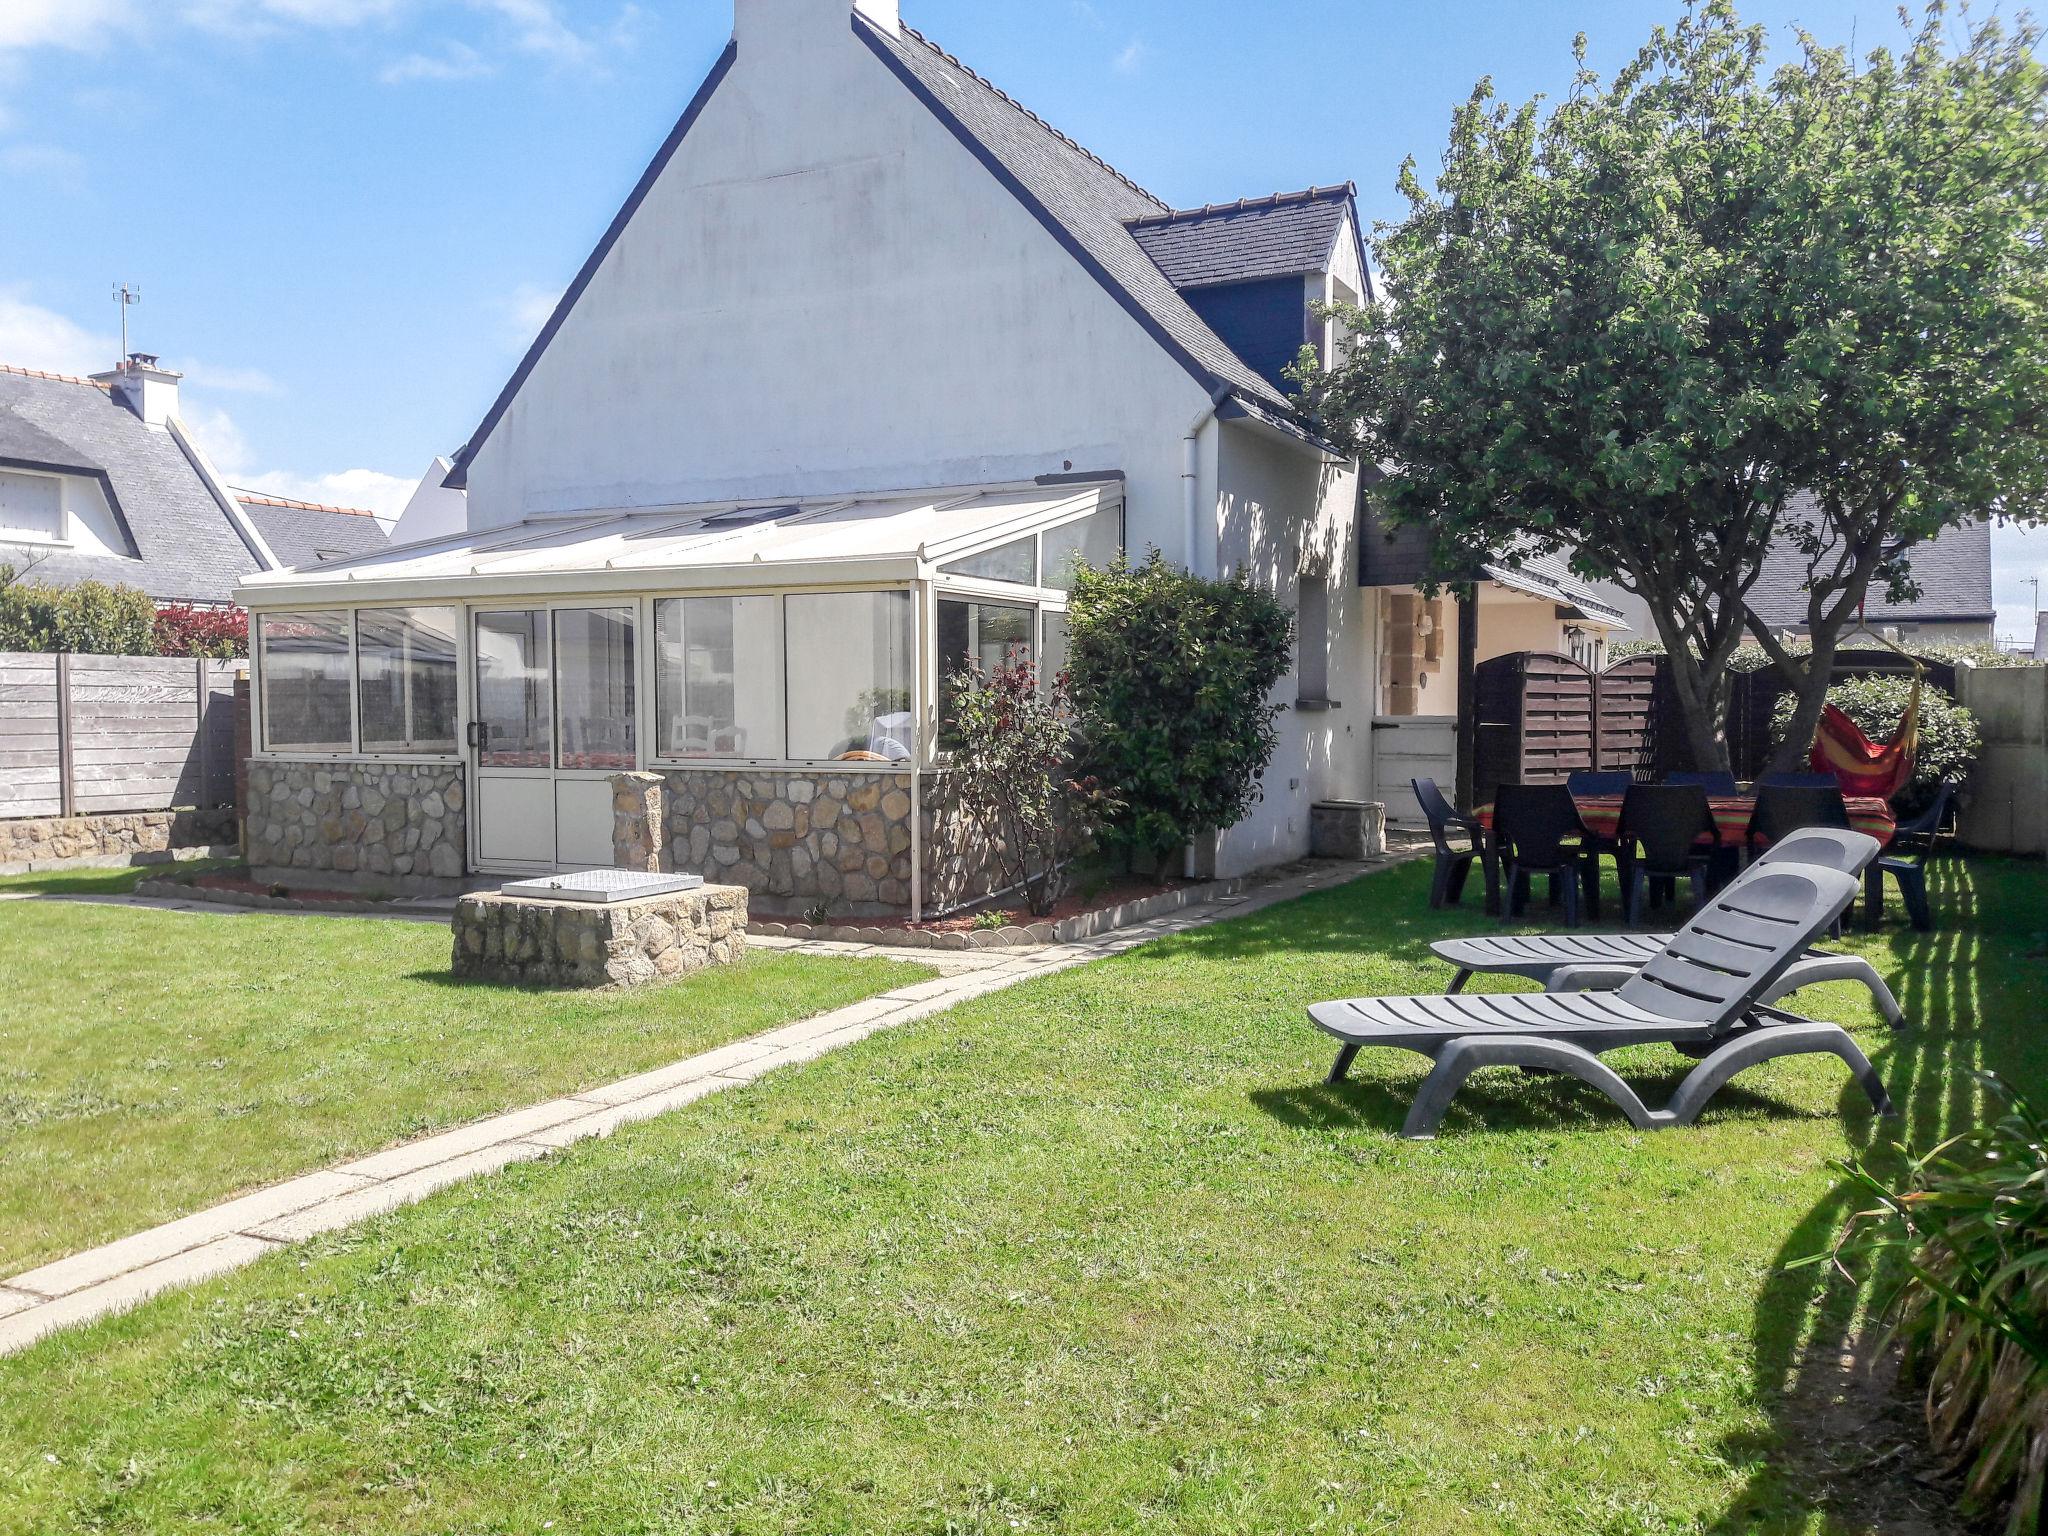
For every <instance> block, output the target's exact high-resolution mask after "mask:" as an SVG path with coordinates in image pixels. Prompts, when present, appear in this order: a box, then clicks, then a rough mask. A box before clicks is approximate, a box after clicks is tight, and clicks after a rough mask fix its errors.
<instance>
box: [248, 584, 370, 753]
mask: <svg viewBox="0 0 2048 1536" xmlns="http://www.w3.org/2000/svg"><path fill="white" fill-rule="evenodd" d="M256 634H257V645H258V646H259V647H260V650H261V655H262V658H263V744H264V746H266V747H268V748H269V749H270V750H271V751H273V752H348V751H352V750H353V749H354V746H355V743H354V742H353V740H351V729H350V724H349V700H348V695H349V676H348V614H347V612H346V611H345V610H342V609H336V610H334V611H332V612H321V613H266V614H264V615H262V616H261V617H260V618H258V619H257V621H256Z"/></svg>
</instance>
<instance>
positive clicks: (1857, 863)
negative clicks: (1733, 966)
mask: <svg viewBox="0 0 2048 1536" xmlns="http://www.w3.org/2000/svg"><path fill="white" fill-rule="evenodd" d="M1882 846H1883V845H1882V844H1880V843H1879V842H1878V840H1877V839H1876V838H1874V837H1871V836H1869V835H1867V834H1865V833H1862V832H1844V831H1838V830H1836V829H1835V828H1832V827H1815V828H1812V829H1810V830H1807V831H1803V832H1796V833H1794V834H1792V835H1791V836H1790V837H1786V838H1782V839H1780V840H1779V841H1778V842H1777V843H1775V844H1773V845H1772V846H1771V848H1770V849H1769V850H1767V851H1766V852H1765V853H1763V854H1762V855H1761V856H1760V857H1759V858H1758V859H1757V860H1756V862H1755V863H1753V864H1751V865H1750V866H1749V868H1748V869H1746V870H1744V871H1743V872H1742V874H1740V875H1739V876H1737V877H1736V879H1735V881H1734V882H1733V883H1731V884H1730V886H1729V889H1730V890H1733V889H1735V888H1736V886H1739V885H1741V884H1743V883H1744V882H1746V881H1749V880H1752V879H1754V878H1756V877H1757V875H1758V874H1760V873H1761V872H1762V871H1764V870H1765V869H1768V868H1770V867H1771V866H1772V865H1774V864H1785V863H1792V864H1812V865H1818V866H1819V867H1821V868H1823V869H1838V870H1840V871H1841V872H1842V873H1843V874H1845V875H1855V876H1858V877H1860V876H1861V875H1862V874H1863V872H1864V871H1865V870H1866V869H1868V868H1869V867H1870V864H1871V862H1872V861H1873V860H1874V859H1876V857H1877V856H1878V854H1879V853H1880V852H1881V851H1882ZM1671 939H1672V935H1670V934H1668V933H1546V934H1498V935H1489V936H1487V937H1483V938H1473V939H1439V940H1438V941H1437V942H1436V943H1434V944H1432V945H1430V946H1429V948H1430V952H1431V953H1432V954H1434V955H1435V956H1436V957H1437V958H1438V959H1439V960H1442V961H1445V962H1446V963H1448V964H1450V965H1452V966H1455V967H1456V968H1457V975H1456V976H1454V977H1453V978H1452V979H1451V992H1452V993H1453V994H1456V993H1459V992H1462V991H1464V990H1465V983H1466V982H1468V981H1470V980H1471V979H1472V978H1473V977H1474V976H1475V975H1492V976H1522V977H1526V978H1528V979H1529V980H1530V981H1540V982H1542V983H1544V985H1545V986H1546V988H1548V989H1549V990H1551V991H1555V992H1563V991H1576V990H1578V989H1580V988H1583V987H1587V986H1596V987H1597V986H1615V985H1619V984H1620V983H1621V982H1623V981H1625V980H1627V979H1628V976H1629V975H1631V974H1633V973H1634V972H1635V971H1637V970H1640V969H1641V968H1642V967H1643V966H1644V965H1645V964H1647V963H1648V962H1649V961H1650V960H1651V959H1652V958H1654V957H1655V956H1656V955H1657V954H1658V953H1659V952H1660V951H1662V950H1663V948H1664V947H1665V946H1666V945H1667V944H1669V943H1670V942H1671ZM1822 981H1860V982H1862V983H1863V985H1864V986H1866V987H1868V988H1869V989H1870V995H1871V996H1872V997H1873V998H1874V999H1876V1001H1877V1007H1878V1012H1880V1013H1881V1014H1883V1015H1884V1020H1885V1022H1886V1023H1887V1024H1889V1025H1891V1026H1892V1028H1894V1029H1901V1028H1903V1027H1904V1026H1905V1023H1906V1015H1905V1011H1904V1010H1903V1009H1902V1008H1900V1007H1899V1000H1898V999H1897V998H1896V997H1894V996H1893V995H1892V989H1891V988H1890V987H1888V986H1887V985H1885V981H1884V978H1883V977H1882V976H1880V975H1878V974H1877V971H1876V968H1875V967H1873V966H1872V965H1871V963H1870V962H1869V961H1868V960H1863V959H1859V958H1858V957H1856V956H1854V955H1836V954H1830V953H1828V952H1827V951H1826V950H1820V949H1812V950H1808V951H1807V952H1806V953H1805V954H1804V955H1802V956H1801V957H1800V958H1798V959H1797V960H1794V961H1793V962H1792V964H1791V965H1790V966H1788V967H1786V970H1785V974H1784V975H1782V976H1780V977H1779V978H1778V979H1777V981H1775V982H1773V983H1772V985H1771V987H1770V988H1769V990H1767V991H1766V992H1765V993H1764V995H1763V996H1762V997H1760V998H1758V999H1757V1001H1758V1002H1759V1003H1762V1004H1768V1003H1775V1002H1777V1001H1779V1000H1780V999H1781V998H1785V997H1789V996H1790V995H1791V994H1792V993H1794V992H1797V991H1798V990H1799V989H1800V988H1801V987H1810V986H1813V985H1814V984H1815V983H1816V982H1822Z"/></svg>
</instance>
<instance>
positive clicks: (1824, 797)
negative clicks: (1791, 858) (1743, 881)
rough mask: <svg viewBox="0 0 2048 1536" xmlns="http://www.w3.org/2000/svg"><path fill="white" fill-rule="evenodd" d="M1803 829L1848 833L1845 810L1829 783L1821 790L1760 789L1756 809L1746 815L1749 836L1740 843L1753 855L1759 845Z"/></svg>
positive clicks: (1771, 786)
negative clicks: (1832, 828)
mask: <svg viewBox="0 0 2048 1536" xmlns="http://www.w3.org/2000/svg"><path fill="white" fill-rule="evenodd" d="M1804 827H1834V828H1836V829H1838V830H1840V831H1844V832H1846V831H1848V830H1849V807H1848V806H1847V805H1846V804H1845V803H1844V802H1843V800H1842V788H1841V786H1840V785H1839V784H1837V783H1835V781H1834V780H1833V779H1829V780H1828V784H1827V787H1826V788H1825V789H1823V788H1821V787H1820V786H1819V785H1817V784H1765V785H1763V786H1762V787H1761V788H1759V789H1758V790H1757V792H1756V809H1755V810H1754V811H1752V812H1751V813H1750V817H1749V834H1748V836H1747V837H1745V838H1744V839H1743V841H1744V843H1745V844H1746V845H1747V847H1748V849H1749V852H1750V853H1751V854H1752V855H1754V854H1755V852H1756V850H1757V847H1758V845H1759V844H1768V843H1775V842H1776V841H1777V840H1778V839H1779V838H1781V837H1783V836H1784V835H1785V834H1786V833H1787V832H1797V831H1799V830H1800V829H1802V828H1804Z"/></svg>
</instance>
